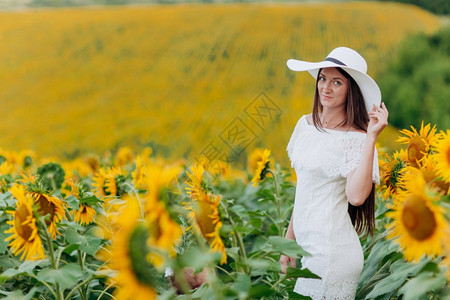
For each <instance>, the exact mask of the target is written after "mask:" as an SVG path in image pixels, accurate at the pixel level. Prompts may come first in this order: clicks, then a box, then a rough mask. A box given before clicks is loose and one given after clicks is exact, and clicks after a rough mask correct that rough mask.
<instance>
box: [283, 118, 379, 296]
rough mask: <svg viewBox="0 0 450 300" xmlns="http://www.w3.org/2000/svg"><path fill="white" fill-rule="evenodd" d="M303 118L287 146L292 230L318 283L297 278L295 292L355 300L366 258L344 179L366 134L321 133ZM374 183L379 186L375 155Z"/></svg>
mask: <svg viewBox="0 0 450 300" xmlns="http://www.w3.org/2000/svg"><path fill="white" fill-rule="evenodd" d="M324 130H325V131H326V132H321V131H319V130H317V129H316V127H315V126H314V125H310V124H308V121H307V120H306V117H305V116H302V117H301V118H300V120H299V121H298V122H297V125H296V126H295V129H294V132H293V134H292V137H291V139H290V141H289V143H288V146H287V152H288V156H289V159H290V160H291V163H292V167H293V168H294V169H295V172H296V174H297V187H296V193H295V204H294V210H293V228H294V234H295V238H296V241H297V243H298V244H299V245H300V246H302V247H303V248H304V249H305V250H306V251H308V252H309V253H311V254H312V256H309V257H306V256H305V257H303V258H302V266H303V267H305V268H308V269H310V270H311V271H312V272H314V273H315V274H317V275H319V276H320V277H321V279H309V278H299V279H298V280H297V282H296V285H295V288H294V291H295V292H297V293H299V294H301V295H305V296H310V297H311V298H312V299H314V300H315V299H320V300H322V299H326V300H331V299H333V300H334V299H339V300H341V299H354V298H355V293H356V288H357V285H358V280H359V275H360V273H361V271H362V268H363V263H364V256H363V252H362V249H361V244H360V241H359V238H358V235H357V233H356V231H355V229H354V227H353V225H352V223H351V220H350V216H349V215H348V212H347V209H348V201H347V198H346V195H345V185H346V176H347V175H348V174H349V173H350V172H351V171H352V170H354V169H355V168H356V167H357V165H358V162H359V159H360V157H361V153H362V148H363V144H364V140H365V138H366V134H365V133H361V132H349V131H338V130H330V129H324ZM372 179H373V181H374V182H379V170H378V159H377V152H376V149H375V155H374V160H373V177H372Z"/></svg>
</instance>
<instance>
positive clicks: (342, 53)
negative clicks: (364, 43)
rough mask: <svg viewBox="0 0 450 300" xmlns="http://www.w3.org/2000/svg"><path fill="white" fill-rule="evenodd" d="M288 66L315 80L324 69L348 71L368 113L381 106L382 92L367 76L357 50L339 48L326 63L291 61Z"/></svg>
mask: <svg viewBox="0 0 450 300" xmlns="http://www.w3.org/2000/svg"><path fill="white" fill-rule="evenodd" d="M287 66H288V68H289V69H291V70H292V71H308V72H309V73H310V74H311V75H312V76H313V77H314V79H316V78H317V75H318V73H319V70H320V69H322V68H332V67H338V68H341V69H343V70H344V71H346V72H347V73H348V74H349V75H350V76H351V77H352V78H353V79H354V80H355V81H356V83H357V84H358V86H359V88H360V90H361V92H362V94H363V97H364V102H365V104H366V110H367V112H369V111H371V110H372V107H373V105H374V104H375V105H378V106H379V105H380V104H381V91H380V88H379V87H378V85H377V84H376V82H375V81H374V80H373V79H372V78H371V77H370V76H369V75H367V63H366V61H365V59H364V58H363V57H362V56H361V55H360V54H359V53H358V52H356V51H355V50H353V49H350V48H347V47H338V48H336V49H334V50H333V51H331V52H330V54H328V56H327V57H326V58H325V60H324V61H321V62H308V61H302V60H296V59H289V60H288V61H287Z"/></svg>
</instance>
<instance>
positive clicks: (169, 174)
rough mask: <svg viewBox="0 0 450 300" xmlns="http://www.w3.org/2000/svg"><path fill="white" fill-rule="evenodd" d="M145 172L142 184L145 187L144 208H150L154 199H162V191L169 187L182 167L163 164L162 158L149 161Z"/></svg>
mask: <svg viewBox="0 0 450 300" xmlns="http://www.w3.org/2000/svg"><path fill="white" fill-rule="evenodd" d="M145 169H146V171H147V174H146V176H145V177H144V182H145V183H144V186H145V187H146V189H147V196H146V197H145V199H146V203H145V207H146V210H147V211H148V210H152V209H153V208H152V206H153V204H154V203H155V202H156V201H160V200H161V199H163V197H164V195H163V194H162V192H163V191H165V190H166V189H168V188H170V187H171V185H172V183H173V181H174V180H176V179H177V177H178V175H179V174H180V173H181V171H182V168H181V167H180V166H178V165H176V164H174V165H164V161H163V160H157V161H155V162H149V163H148V164H147V165H146V168H145Z"/></svg>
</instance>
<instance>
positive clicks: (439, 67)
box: [379, 26, 450, 129]
mask: <svg viewBox="0 0 450 300" xmlns="http://www.w3.org/2000/svg"><path fill="white" fill-rule="evenodd" d="M379 78H380V80H379V84H380V88H381V91H382V94H383V99H384V101H385V102H386V104H387V107H388V108H389V113H390V123H391V124H392V125H394V126H396V127H399V128H409V126H410V125H412V126H414V127H420V123H421V121H422V120H423V121H424V122H425V123H433V124H437V127H438V128H440V129H444V128H449V127H450V117H449V112H450V101H448V100H449V99H450V26H447V27H444V28H443V29H441V30H440V31H438V32H436V33H434V34H433V35H430V36H427V35H425V34H418V35H414V36H411V37H408V38H407V39H406V40H404V41H403V42H402V43H401V45H400V46H399V49H398V52H397V53H396V54H395V55H394V57H393V59H392V63H391V65H390V66H389V67H388V68H387V70H386V71H385V72H384V74H381V75H380V76H379Z"/></svg>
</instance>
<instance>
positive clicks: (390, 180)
mask: <svg viewBox="0 0 450 300" xmlns="http://www.w3.org/2000/svg"><path fill="white" fill-rule="evenodd" d="M385 157H386V159H387V160H386V161H383V160H380V162H381V163H380V169H381V184H382V189H384V192H383V197H384V198H385V199H388V198H389V197H391V196H393V195H395V194H396V193H397V189H398V185H397V184H398V181H399V178H400V176H401V174H402V173H403V172H404V168H405V167H406V165H407V153H406V151H405V150H403V149H401V150H400V151H396V152H395V153H394V154H393V155H392V157H391V156H390V155H389V154H385Z"/></svg>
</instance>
